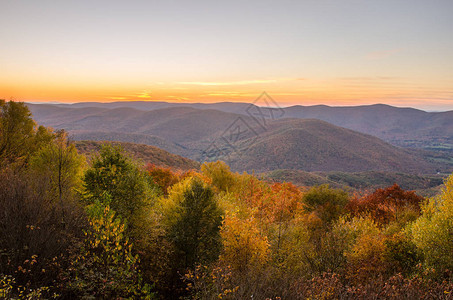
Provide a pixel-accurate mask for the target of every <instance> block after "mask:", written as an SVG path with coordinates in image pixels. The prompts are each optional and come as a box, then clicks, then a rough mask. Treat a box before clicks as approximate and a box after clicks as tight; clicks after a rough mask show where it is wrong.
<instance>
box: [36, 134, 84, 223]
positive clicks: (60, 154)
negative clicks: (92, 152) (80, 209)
mask: <svg viewBox="0 0 453 300" xmlns="http://www.w3.org/2000/svg"><path fill="white" fill-rule="evenodd" d="M84 164H85V157H84V156H83V155H79V154H78V153H77V149H76V148H75V146H74V144H73V143H71V142H70V141H69V140H68V137H67V133H66V132H65V131H63V130H60V131H58V132H56V134H55V138H54V139H53V140H52V142H50V143H48V144H46V145H44V146H43V147H42V148H41V149H40V150H38V151H37V152H36V153H35V154H34V155H33V156H32V157H31V159H30V169H31V172H32V174H33V176H35V177H36V178H37V177H41V178H42V180H44V181H46V182H47V183H46V185H47V187H48V192H47V194H46V197H48V198H49V199H50V200H51V201H53V202H54V203H58V205H60V207H61V209H62V212H64V210H65V209H64V205H65V203H66V202H67V201H71V200H73V198H74V197H75V195H76V190H77V189H79V188H80V187H81V183H82V182H81V178H82V171H83V166H84ZM40 184H42V182H40ZM62 221H63V222H64V216H63V220H62Z"/></svg>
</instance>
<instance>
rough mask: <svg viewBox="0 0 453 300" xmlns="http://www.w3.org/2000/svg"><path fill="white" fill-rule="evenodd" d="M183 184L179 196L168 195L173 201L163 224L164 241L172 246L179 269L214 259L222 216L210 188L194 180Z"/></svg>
mask: <svg viewBox="0 0 453 300" xmlns="http://www.w3.org/2000/svg"><path fill="white" fill-rule="evenodd" d="M187 183H188V184H187V185H186V187H185V188H184V190H183V191H182V194H178V192H177V191H176V190H173V191H172V192H171V193H170V198H173V199H171V200H170V201H172V203H171V204H170V206H169V208H168V211H167V215H166V221H165V222H166V223H167V235H168V239H169V240H170V241H171V242H172V243H173V244H174V246H175V249H176V254H177V256H178V257H180V258H181V261H180V266H181V267H182V268H183V269H185V268H193V267H194V266H195V265H196V264H208V263H210V262H212V261H214V260H216V259H217V258H218V256H219V254H220V250H221V236H220V226H221V224H222V215H223V212H222V210H221V209H220V207H219V206H218V204H217V202H216V201H215V199H214V193H213V191H212V189H211V187H209V186H207V185H206V184H204V183H203V182H202V181H201V180H200V179H198V178H192V179H189V180H187Z"/></svg>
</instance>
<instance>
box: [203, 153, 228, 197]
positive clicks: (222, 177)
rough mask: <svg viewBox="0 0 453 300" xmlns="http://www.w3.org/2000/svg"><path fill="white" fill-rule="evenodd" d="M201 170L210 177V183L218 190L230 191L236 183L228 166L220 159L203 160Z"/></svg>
mask: <svg viewBox="0 0 453 300" xmlns="http://www.w3.org/2000/svg"><path fill="white" fill-rule="evenodd" d="M201 172H202V173H203V175H205V176H207V177H208V178H210V179H211V181H212V185H213V186H215V187H216V188H217V189H218V190H219V191H223V192H227V191H231V189H232V188H233V187H234V185H235V183H236V179H235V176H234V174H233V173H231V171H230V167H228V165H226V164H225V163H224V162H222V161H216V162H205V163H204V164H202V165H201Z"/></svg>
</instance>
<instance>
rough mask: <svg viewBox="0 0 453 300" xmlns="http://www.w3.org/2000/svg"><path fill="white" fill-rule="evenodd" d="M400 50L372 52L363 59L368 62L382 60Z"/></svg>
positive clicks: (400, 49)
mask: <svg viewBox="0 0 453 300" xmlns="http://www.w3.org/2000/svg"><path fill="white" fill-rule="evenodd" d="M402 50H403V49H402V48H397V49H391V50H381V51H373V52H370V53H368V54H367V55H366V56H365V58H366V59H369V60H376V59H383V58H387V57H389V56H392V55H394V54H396V53H398V52H401V51H402Z"/></svg>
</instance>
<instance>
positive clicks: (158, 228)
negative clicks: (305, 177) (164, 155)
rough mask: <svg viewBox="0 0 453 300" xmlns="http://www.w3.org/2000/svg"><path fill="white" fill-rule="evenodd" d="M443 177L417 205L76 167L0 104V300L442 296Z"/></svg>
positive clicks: (390, 191)
mask: <svg viewBox="0 0 453 300" xmlns="http://www.w3.org/2000/svg"><path fill="white" fill-rule="evenodd" d="M451 270H453V175H452V176H450V177H449V178H448V179H446V180H445V183H444V187H443V188H442V190H441V192H440V193H439V194H438V195H436V196H434V197H432V198H423V197H421V196H419V195H417V194H416V193H415V192H414V191H407V190H403V189H401V188H400V187H399V186H398V185H397V184H396V183H395V184H394V185H392V186H389V187H387V188H380V189H376V190H372V191H357V192H347V191H345V190H342V189H338V188H332V187H329V186H328V185H320V186H315V187H310V188H309V187H300V186H296V185H294V184H292V183H289V182H282V183H279V182H269V181H266V180H263V179H259V178H258V177H257V176H255V175H254V174H248V173H242V174H241V173H235V172H232V171H230V168H229V167H228V165H226V164H225V163H223V162H221V161H217V162H209V163H204V164H202V165H201V167H200V168H199V169H193V170H190V171H180V170H178V169H177V168H169V167H162V166H157V165H153V164H147V165H145V164H143V163H141V162H140V161H136V160H135V159H133V158H132V157H131V155H130V154H129V153H127V152H126V151H124V150H123V149H122V148H121V146H118V145H111V144H108V143H106V144H105V145H104V146H103V147H102V148H101V149H100V151H99V152H98V153H97V154H94V155H92V156H90V157H89V158H87V157H86V156H85V155H82V154H80V153H78V151H77V149H76V148H75V145H74V143H73V142H72V141H71V140H70V139H69V137H68V134H67V133H66V132H65V131H63V130H58V131H55V130H53V129H52V128H48V127H44V126H39V125H37V124H36V123H35V121H34V120H33V117H32V115H31V113H30V111H29V109H28V108H27V106H26V105H25V104H24V103H21V102H13V101H9V102H7V101H4V100H0V298H1V299H451V298H452V297H453V296H452V292H453V277H452V273H451Z"/></svg>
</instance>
